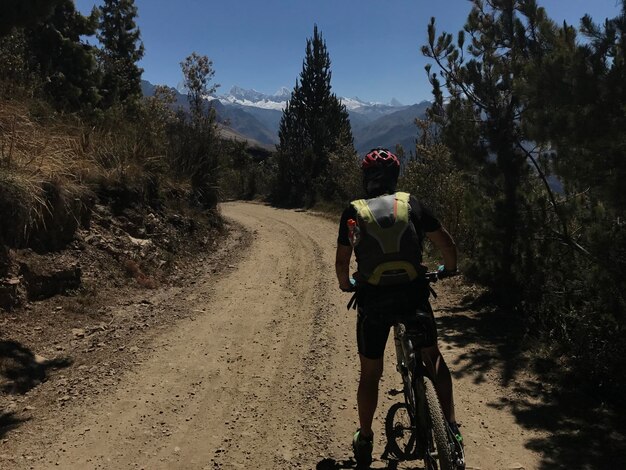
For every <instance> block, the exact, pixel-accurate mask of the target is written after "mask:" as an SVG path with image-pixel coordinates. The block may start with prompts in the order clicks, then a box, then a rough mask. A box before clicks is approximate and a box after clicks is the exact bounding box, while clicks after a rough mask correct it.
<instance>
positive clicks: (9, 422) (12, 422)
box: [0, 411, 30, 439]
mask: <svg viewBox="0 0 626 470" xmlns="http://www.w3.org/2000/svg"><path fill="white" fill-rule="evenodd" d="M29 419H30V418H19V417H17V416H16V414H15V413H13V412H4V411H3V412H0V439H2V438H4V436H5V435H6V434H8V433H9V432H10V431H11V430H13V429H15V428H17V427H18V426H19V425H20V424H22V423H23V422H25V421H28V420H29Z"/></svg>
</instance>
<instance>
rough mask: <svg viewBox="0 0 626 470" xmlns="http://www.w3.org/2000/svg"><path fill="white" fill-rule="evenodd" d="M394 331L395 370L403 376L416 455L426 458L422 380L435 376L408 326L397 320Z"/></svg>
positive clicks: (426, 439)
mask: <svg viewBox="0 0 626 470" xmlns="http://www.w3.org/2000/svg"><path fill="white" fill-rule="evenodd" d="M393 331H394V342H395V345H396V359H397V364H396V370H397V371H398V372H399V373H400V375H401V376H402V382H403V392H404V400H405V403H406V404H407V408H408V411H409V416H410V419H411V431H412V432H413V433H414V434H415V437H416V449H415V451H416V452H415V453H416V455H415V457H416V458H418V459H425V458H427V454H428V447H429V446H430V442H428V433H427V430H428V429H429V426H430V424H429V423H428V422H427V421H426V420H427V413H426V412H425V410H426V402H425V394H424V390H423V387H424V385H423V382H422V381H421V380H419V379H420V378H421V377H428V378H430V379H431V380H432V377H431V374H430V373H429V371H428V369H427V368H426V366H425V365H424V362H423V360H422V357H421V350H420V349H417V350H416V349H415V348H414V347H413V344H412V343H411V339H410V338H409V336H408V335H407V332H406V326H405V325H404V324H403V323H400V322H398V323H396V324H395V325H394V327H393ZM416 355H419V357H416ZM428 458H429V457H428Z"/></svg>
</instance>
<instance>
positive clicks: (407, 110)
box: [142, 80, 430, 153]
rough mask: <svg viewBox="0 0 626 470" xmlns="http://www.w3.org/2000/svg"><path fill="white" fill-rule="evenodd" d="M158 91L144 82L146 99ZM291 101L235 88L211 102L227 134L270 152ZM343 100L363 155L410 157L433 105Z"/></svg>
mask: <svg viewBox="0 0 626 470" xmlns="http://www.w3.org/2000/svg"><path fill="white" fill-rule="evenodd" d="M154 88H155V85H153V84H151V83H150V82H147V81H145V80H144V81H142V90H143V93H144V95H145V96H152V95H153V94H154ZM171 89H172V90H173V91H174V92H175V93H176V103H175V104H176V106H181V107H182V108H183V109H187V110H188V109H189V105H188V103H187V98H186V95H185V94H183V93H181V92H180V87H179V89H176V88H171ZM290 97H291V90H289V89H288V88H286V87H282V88H280V89H279V90H278V91H277V92H276V93H274V94H273V95H268V94H265V93H262V92H259V91H257V90H254V89H244V88H242V87H239V86H233V87H231V89H230V91H229V92H228V93H227V94H225V95H213V96H209V97H207V100H208V101H210V102H211V104H212V106H213V107H214V109H215V111H216V114H217V120H218V123H219V124H220V126H221V128H222V129H224V131H223V133H224V134H228V133H229V132H230V134H232V135H237V136H240V137H239V138H240V139H246V138H248V139H250V140H251V141H254V142H256V143H258V144H261V145H262V146H264V147H266V148H269V147H273V146H274V145H276V144H278V128H279V125H280V119H281V117H282V110H283V108H284V106H285V105H286V103H287V100H288V99H289V98H290ZM339 100H341V102H342V103H343V104H344V105H345V106H346V109H347V111H348V114H349V118H350V124H351V126H352V134H353V137H354V145H355V148H356V150H357V151H358V152H359V153H363V152H365V151H367V150H369V149H370V148H373V147H378V146H382V147H387V148H390V149H394V148H395V146H396V145H397V144H400V145H402V146H403V147H404V148H405V150H406V151H407V153H408V152H410V151H412V149H413V148H414V144H415V139H416V138H417V135H418V129H417V127H416V126H415V124H414V122H415V119H416V118H421V117H423V116H424V115H425V110H426V108H427V107H428V106H429V105H430V102H428V101H422V102H421V103H418V104H413V105H403V104H402V103H400V102H399V101H398V100H396V99H395V98H394V99H392V100H391V101H390V103H388V104H384V103H371V102H366V101H363V100H360V99H359V98H357V97H354V98H342V97H339ZM226 129H229V131H228V132H227V131H226ZM230 134H229V135H230ZM238 140H239V139H238Z"/></svg>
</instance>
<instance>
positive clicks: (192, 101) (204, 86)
mask: <svg viewBox="0 0 626 470" xmlns="http://www.w3.org/2000/svg"><path fill="white" fill-rule="evenodd" d="M180 66H181V67H182V69H183V76H184V77H185V89H186V91H187V99H188V100H189V106H190V108H191V114H192V116H193V119H199V118H200V117H201V116H202V115H203V114H205V113H206V108H207V107H208V103H207V101H206V99H205V97H206V96H208V95H210V94H212V93H215V91H216V90H217V88H218V87H219V85H217V84H213V85H211V86H209V82H210V81H211V80H212V79H213V77H214V76H215V70H213V62H212V61H211V60H209V58H208V57H207V56H201V55H198V54H197V53H195V52H192V53H191V55H190V56H189V57H187V58H186V59H185V60H184V61H182V62H181V63H180Z"/></svg>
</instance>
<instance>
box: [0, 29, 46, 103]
mask: <svg viewBox="0 0 626 470" xmlns="http://www.w3.org/2000/svg"><path fill="white" fill-rule="evenodd" d="M38 83H39V80H38V74H37V73H35V72H34V71H33V70H32V65H31V64H30V50H29V47H28V39H27V37H26V35H25V34H24V31H23V30H22V29H19V30H17V29H14V30H13V31H12V32H11V33H10V34H8V35H6V36H3V37H0V93H1V94H2V96H4V97H7V98H13V97H17V96H22V95H24V94H26V95H27V96H32V94H33V92H34V91H35V89H37V88H39V87H38Z"/></svg>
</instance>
